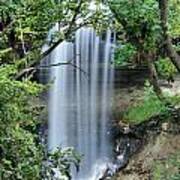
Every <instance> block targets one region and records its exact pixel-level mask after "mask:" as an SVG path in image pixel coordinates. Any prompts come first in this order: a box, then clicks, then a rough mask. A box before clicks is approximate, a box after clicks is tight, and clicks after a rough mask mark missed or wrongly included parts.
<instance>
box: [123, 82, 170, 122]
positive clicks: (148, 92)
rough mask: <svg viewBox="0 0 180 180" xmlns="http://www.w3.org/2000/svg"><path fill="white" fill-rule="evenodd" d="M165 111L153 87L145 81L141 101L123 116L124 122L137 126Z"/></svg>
mask: <svg viewBox="0 0 180 180" xmlns="http://www.w3.org/2000/svg"><path fill="white" fill-rule="evenodd" d="M167 110H168V109H167V107H166V106H165V105H164V104H163V103H162V102H161V101H160V100H159V98H158V97H157V96H156V94H155V92H154V90H153V87H152V86H150V84H149V82H148V81H147V82H146V84H145V88H144V95H143V99H142V101H140V102H139V103H137V104H134V105H133V106H131V107H129V108H128V110H127V111H126V113H125V114H124V120H125V121H127V122H130V123H133V124H139V123H141V122H143V121H146V120H149V119H150V118H151V117H153V116H156V115H159V114H161V113H166V112H167Z"/></svg>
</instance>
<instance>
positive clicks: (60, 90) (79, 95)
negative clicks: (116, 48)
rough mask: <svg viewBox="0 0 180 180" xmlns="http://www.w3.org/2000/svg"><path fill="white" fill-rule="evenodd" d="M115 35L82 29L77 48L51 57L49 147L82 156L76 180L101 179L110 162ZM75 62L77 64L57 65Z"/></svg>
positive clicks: (62, 47)
mask: <svg viewBox="0 0 180 180" xmlns="http://www.w3.org/2000/svg"><path fill="white" fill-rule="evenodd" d="M112 52H113V48H112V33H111V31H110V30H108V31H107V32H106V35H105V38H104V39H103V38H102V37H101V36H98V35H97V34H96V32H95V31H94V30H93V29H92V28H87V27H83V28H81V29H79V30H78V31H77V32H76V34H75V41H74V43H71V42H66V41H64V42H62V43H61V44H59V46H57V47H56V49H55V50H54V51H53V52H52V53H51V55H50V57H49V59H50V63H51V64H54V65H55V66H53V67H52V68H51V70H50V81H51V82H52V85H51V88H50V92H49V127H48V145H49V149H50V150H52V149H54V148H56V147H58V146H61V147H67V146H71V147H74V148H75V149H76V151H77V152H78V153H79V154H81V155H83V158H82V163H81V166H80V172H73V179H74V180H86V179H87V180H97V179H98V176H99V174H100V173H101V172H102V171H103V169H104V168H107V167H106V166H107V163H108V162H109V161H111V158H112V144H111V137H110V133H109V123H110V120H111V117H110V115H111V111H110V108H111V97H112V89H113V88H112V87H113V86H112V82H113V67H112V65H111V54H112ZM62 62H71V63H72V64H73V65H64V66H58V63H62Z"/></svg>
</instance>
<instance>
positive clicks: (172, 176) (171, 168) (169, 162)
mask: <svg viewBox="0 0 180 180" xmlns="http://www.w3.org/2000/svg"><path fill="white" fill-rule="evenodd" d="M179 168H180V153H179V152H177V153H176V154H172V155H169V156H168V157H166V159H165V160H162V161H155V163H154V168H153V173H152V176H153V179H154V180H179V179H180V174H179Z"/></svg>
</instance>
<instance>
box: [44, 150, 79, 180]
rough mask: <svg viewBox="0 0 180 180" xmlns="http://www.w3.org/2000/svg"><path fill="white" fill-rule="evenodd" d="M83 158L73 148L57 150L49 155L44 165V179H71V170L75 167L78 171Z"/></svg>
mask: <svg viewBox="0 0 180 180" xmlns="http://www.w3.org/2000/svg"><path fill="white" fill-rule="evenodd" d="M80 160H81V157H80V156H79V154H77V153H76V151H75V150H74V149H72V148H66V149H60V148H58V149H56V150H55V151H53V152H49V153H47V160H46V161H44V163H43V169H42V179H44V180H48V179H51V178H52V177H56V178H57V179H61V180H66V179H71V174H70V168H71V165H75V167H76V170H77V171H78V169H79V165H80Z"/></svg>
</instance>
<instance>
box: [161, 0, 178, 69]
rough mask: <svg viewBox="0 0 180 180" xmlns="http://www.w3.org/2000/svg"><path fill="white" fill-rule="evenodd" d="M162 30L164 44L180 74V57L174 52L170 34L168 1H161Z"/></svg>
mask: <svg viewBox="0 0 180 180" xmlns="http://www.w3.org/2000/svg"><path fill="white" fill-rule="evenodd" d="M159 9H160V19H161V28H162V33H163V38H164V44H165V47H166V50H167V55H168V56H169V58H170V59H171V61H172V63H173V64H174V66H175V67H176V68H177V70H178V71H179V72H180V56H179V55H178V54H177V52H176V51H175V50H174V48H173V45H172V42H171V38H170V36H169V34H168V0H159Z"/></svg>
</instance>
